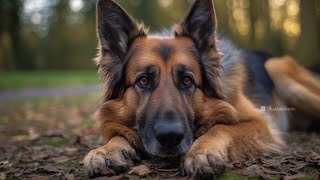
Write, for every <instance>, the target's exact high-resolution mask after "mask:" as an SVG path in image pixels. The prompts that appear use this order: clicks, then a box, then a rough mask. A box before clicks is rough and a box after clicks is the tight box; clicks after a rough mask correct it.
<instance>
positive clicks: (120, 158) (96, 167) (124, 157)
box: [83, 138, 140, 178]
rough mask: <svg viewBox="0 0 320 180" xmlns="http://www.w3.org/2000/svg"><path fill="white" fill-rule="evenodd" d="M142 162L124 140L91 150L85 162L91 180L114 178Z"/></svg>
mask: <svg viewBox="0 0 320 180" xmlns="http://www.w3.org/2000/svg"><path fill="white" fill-rule="evenodd" d="M137 161H140V158H139V156H138V155H137V153H136V151H135V150H134V149H133V148H132V147H131V146H130V145H129V143H128V142H127V141H126V140H124V139H123V138H119V139H114V138H113V139H112V140H111V141H110V142H109V143H108V144H106V145H104V146H101V147H99V148H97V149H94V150H91V151H90V152H89V153H88V154H87V155H86V157H85V158H84V160H83V164H84V166H85V168H86V169H87V172H88V176H89V178H95V177H99V176H113V175H116V174H119V173H122V172H125V171H126V170H128V169H129V167H131V166H133V165H134V162H137Z"/></svg>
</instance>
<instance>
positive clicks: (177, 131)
mask: <svg viewBox="0 0 320 180" xmlns="http://www.w3.org/2000/svg"><path fill="white" fill-rule="evenodd" d="M97 31H98V37H99V40H100V55H99V57H98V58H97V63H98V65H99V66H100V73H101V75H102V78H103V79H104V85H105V94H104V95H105V99H104V103H103V105H102V106H101V108H100V109H99V113H98V114H99V116H100V117H99V118H100V121H101V122H102V123H103V125H102V126H104V127H103V128H104V129H107V130H105V131H108V132H104V133H106V134H108V135H107V137H111V136H114V135H122V136H125V137H127V139H129V140H130V139H132V137H133V136H134V135H133V133H132V131H134V132H136V134H137V138H139V141H140V142H142V144H143V147H144V149H145V150H146V151H147V152H149V153H150V154H153V155H157V156H162V157H163V156H177V155H182V154H184V153H186V152H187V150H188V149H189V148H190V146H191V144H192V142H193V140H194V139H195V138H197V137H198V136H200V135H201V134H202V133H203V132H205V131H206V130H208V129H209V128H210V127H211V126H213V125H214V124H216V123H218V122H219V121H220V122H222V121H227V120H229V119H233V118H234V115H233V114H232V113H233V111H232V107H231V106H230V105H229V104H228V103H226V102H225V101H223V100H222V99H223V95H222V87H221V82H220V78H219V68H220V67H219V66H220V62H219V61H220V54H219V52H218V49H217V46H216V16H215V11H214V6H213V3H212V1H211V0H196V1H195V3H194V4H193V6H192V8H191V9H190V11H189V13H188V15H187V16H186V17H185V19H184V20H183V21H182V22H181V23H180V24H178V25H176V26H175V27H174V29H173V33H172V36H168V37H161V36H152V35H148V32H147V30H146V29H145V28H144V26H143V25H142V24H138V23H137V22H135V21H134V20H133V18H131V17H130V16H129V15H128V14H127V13H126V12H125V11H124V10H123V9H122V8H121V7H120V6H119V5H118V4H116V3H115V2H113V1H111V0H100V1H98V4H97ZM230 109H231V110H230ZM230 114H231V115H230ZM106 122H108V123H109V124H107V123H106ZM110 122H113V124H118V125H116V127H111V125H110ZM120 126H121V127H122V126H123V127H129V129H122V130H121V128H119V127H120ZM116 129H117V130H116ZM111 132H112V133H111ZM128 134H130V135H128Z"/></svg>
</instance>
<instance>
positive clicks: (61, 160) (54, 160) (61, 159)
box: [52, 156, 70, 164]
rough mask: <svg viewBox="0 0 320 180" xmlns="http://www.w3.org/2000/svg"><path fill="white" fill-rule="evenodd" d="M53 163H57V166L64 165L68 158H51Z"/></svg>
mask: <svg viewBox="0 0 320 180" xmlns="http://www.w3.org/2000/svg"><path fill="white" fill-rule="evenodd" d="M52 160H53V162H55V163H57V164H61V163H65V162H67V161H69V160H70V158H69V157H67V156H61V157H57V158H52Z"/></svg>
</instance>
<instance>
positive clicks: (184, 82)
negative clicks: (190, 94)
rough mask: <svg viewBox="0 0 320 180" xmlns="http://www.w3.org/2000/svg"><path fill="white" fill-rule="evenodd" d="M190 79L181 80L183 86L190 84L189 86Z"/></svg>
mask: <svg viewBox="0 0 320 180" xmlns="http://www.w3.org/2000/svg"><path fill="white" fill-rule="evenodd" d="M191 82H192V81H191V79H190V78H189V77H185V78H183V84H184V85H185V86H189V85H190V84H191Z"/></svg>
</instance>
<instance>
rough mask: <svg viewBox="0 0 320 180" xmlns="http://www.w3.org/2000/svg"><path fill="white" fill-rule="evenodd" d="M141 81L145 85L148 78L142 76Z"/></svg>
mask: <svg viewBox="0 0 320 180" xmlns="http://www.w3.org/2000/svg"><path fill="white" fill-rule="evenodd" d="M139 83H140V84H141V85H144V86H145V85H147V84H148V79H147V78H146V77H142V78H140V80H139Z"/></svg>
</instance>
